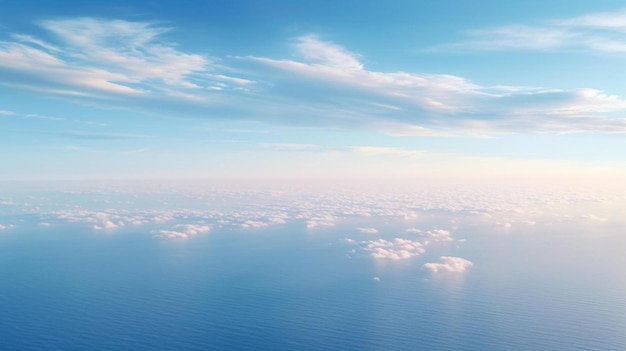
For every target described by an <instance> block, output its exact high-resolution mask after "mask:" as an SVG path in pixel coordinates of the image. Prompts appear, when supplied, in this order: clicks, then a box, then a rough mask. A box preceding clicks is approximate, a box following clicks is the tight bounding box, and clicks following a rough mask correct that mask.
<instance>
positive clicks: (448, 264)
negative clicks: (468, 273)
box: [424, 256, 474, 273]
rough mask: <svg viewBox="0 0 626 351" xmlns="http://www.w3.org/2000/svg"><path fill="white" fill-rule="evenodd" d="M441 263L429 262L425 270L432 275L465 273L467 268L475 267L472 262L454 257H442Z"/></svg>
mask: <svg viewBox="0 0 626 351" xmlns="http://www.w3.org/2000/svg"><path fill="white" fill-rule="evenodd" d="M439 260H440V262H439V263H433V262H429V263H426V264H424V268H426V269H428V270H429V271H431V272H432V273H438V272H457V273H460V272H465V270H467V268H469V267H471V266H473V265H474V264H473V263H472V261H469V260H466V259H464V258H461V257H453V256H441V257H439Z"/></svg>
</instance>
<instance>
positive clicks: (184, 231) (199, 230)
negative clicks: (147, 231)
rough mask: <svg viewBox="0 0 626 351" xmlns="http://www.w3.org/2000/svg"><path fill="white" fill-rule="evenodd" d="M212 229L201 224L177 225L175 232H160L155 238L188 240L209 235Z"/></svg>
mask: <svg viewBox="0 0 626 351" xmlns="http://www.w3.org/2000/svg"><path fill="white" fill-rule="evenodd" d="M209 230H211V228H210V227H209V226H207V225H199V224H177V225H175V226H174V229H173V230H159V231H158V234H156V235H154V236H153V238H169V239H173V238H188V237H190V236H193V235H198V234H205V233H208V232H209Z"/></svg>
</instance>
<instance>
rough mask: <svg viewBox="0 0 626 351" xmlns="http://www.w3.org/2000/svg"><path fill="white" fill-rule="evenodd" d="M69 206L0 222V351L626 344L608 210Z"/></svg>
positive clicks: (618, 241)
mask: <svg viewBox="0 0 626 351" xmlns="http://www.w3.org/2000/svg"><path fill="white" fill-rule="evenodd" d="M305 207H306V208H308V210H307V211H310V213H313V214H315V213H316V211H321V210H320V209H319V208H311V207H310V206H308V205H307V206H305ZM81 211H82V210H81ZM299 211H300V212H299V213H302V211H301V210H299ZM179 212H180V211H179ZM179 212H177V213H179ZM7 213H8V212H7ZM68 213H69V212H63V213H53V214H50V213H48V214H40V213H38V214H33V213H30V214H16V213H10V214H5V215H4V217H0V218H1V219H2V221H3V223H5V229H3V230H2V231H0V349H1V350H476V351H489V350H533V351H536V350H564V351H565V350H567V351H571V350H599V351H600V350H601V351H611V350H615V351H617V350H620V351H623V350H625V349H626V269H625V267H626V257H625V255H624V248H626V235H625V233H624V228H625V226H624V222H623V221H621V220H620V219H617V220H610V219H609V220H604V218H600V220H595V219H597V218H593V217H589V218H580V219H576V218H574V219H572V218H569V217H568V218H569V219H570V220H563V218H561V217H559V218H561V219H559V220H555V218H556V217H551V218H552V219H551V220H548V219H547V218H544V219H543V220H542V218H543V217H537V216H536V217H535V218H536V219H537V218H539V219H538V220H537V221H536V222H534V223H533V222H521V221H518V222H510V223H499V224H497V225H496V224H494V223H495V222H498V221H499V220H500V219H498V220H496V221H495V222H494V221H493V220H490V221H485V220H484V218H486V216H484V215H482V214H476V213H469V212H462V213H458V212H446V211H440V210H430V211H422V212H420V213H418V215H417V216H414V217H411V216H409V217H402V218H401V217H398V216H397V215H394V214H392V215H375V216H373V215H368V216H363V215H362V214H354V213H352V214H351V215H350V216H344V217H342V218H335V219H334V221H333V223H332V225H331V224H329V223H327V225H321V224H320V223H322V221H321V219H320V218H318V219H317V222H315V225H313V224H312V223H314V222H312V221H311V220H310V219H307V218H299V219H294V220H284V221H280V220H277V219H276V218H274V217H272V216H274V214H271V213H265V214H264V216H265V218H269V221H270V222H272V224H267V223H266V224H267V225H265V224H264V225H261V224H258V223H257V225H253V222H249V221H248V220H247V219H245V218H244V219H245V220H244V219H242V221H241V223H244V225H238V226H234V225H229V224H228V223H226V222H224V221H223V222H222V224H221V225H218V224H217V223H218V222H219V221H217V222H216V221H213V222H210V221H208V220H207V221H204V220H199V219H198V218H199V217H194V215H195V216H198V215H199V212H194V213H195V214H190V213H189V212H184V214H182V215H179V216H173V215H172V218H169V220H168V221H167V222H161V221H152V222H150V223H144V224H136V225H130V224H126V225H124V226H122V225H121V224H120V221H122V220H124V221H126V222H127V223H129V222H131V221H132V219H131V218H135V219H137V218H138V215H137V214H134V213H130V212H124V213H127V217H124V218H125V219H120V218H122V217H119V216H118V217H115V216H116V215H113V214H111V213H113V212H111V211H109V212H108V213H109V214H108V217H106V218H105V219H103V218H104V216H105V215H103V214H102V213H105V212H94V213H96V215H93V213H88V214H85V213H84V212H80V216H82V217H80V216H79V215H77V214H76V213H75V216H74V217H69V216H68ZM97 213H100V215H98V214H97ZM115 213H118V214H119V212H115ZM150 213H152V215H153V216H157V214H156V213H155V212H150ZM170 215H171V213H170ZM158 216H161V217H163V216H165V215H164V214H162V213H161V214H158ZM161 217H159V218H161ZM296 217H297V216H296ZM68 218H69V219H68ZM80 218H83V219H84V218H96V219H98V220H100V221H101V223H104V224H102V225H100V224H93V222H90V221H86V220H78V219H80ZM272 218H273V219H272ZM281 218H282V217H281ZM109 219H111V220H112V221H113V223H117V225H116V227H113V226H112V225H109V227H110V228H108V229H106V228H103V226H104V227H106V223H107V221H108V220H109ZM327 220H328V218H327ZM190 222H193V223H201V224H209V225H210V226H211V228H210V230H206V231H204V232H203V231H202V230H200V229H198V230H197V232H194V231H193V230H191V229H193V228H191V227H183V225H184V224H183V223H190ZM205 222H206V223H205ZM7 223H14V225H13V226H10V227H9V226H8V225H7ZM98 223H100V222H98ZM138 223H139V222H138ZM164 223H167V228H169V229H171V230H170V231H163V228H164V226H166V225H165V224H164ZM245 223H248V226H246V225H245ZM506 224H509V225H506ZM416 227H419V228H423V230H415V229H414V228H416ZM444 227H445V228H447V230H448V233H449V234H450V235H449V237H448V234H445V233H444V232H442V231H436V229H437V228H444ZM98 228H100V229H98ZM176 228H178V229H177V230H178V231H177V233H183V232H184V233H187V234H189V235H188V236H186V237H173V236H167V235H166V234H172V233H173V232H174V231H175V230H174V229H176ZM190 228H191V229H190ZM194 228H196V227H194ZM395 238H401V239H403V240H409V241H406V242H405V241H402V242H399V243H400V244H399V245H400V246H401V247H402V249H398V247H396V246H393V245H395V244H390V243H393V242H394V240H395ZM381 240H383V241H381ZM427 240H428V242H427ZM418 241H419V242H420V243H421V244H417V243H416V242H418ZM407 243H409V244H408V245H409V246H407ZM420 245H422V246H420ZM380 248H383V250H386V251H384V252H386V253H394V254H395V253H399V254H400V255H401V256H402V255H403V254H401V252H402V250H404V251H406V252H407V254H406V256H407V257H401V258H396V259H394V258H391V257H392V256H388V257H379V258H375V257H374V255H375V254H376V253H379V254H380V253H381V252H383V251H380V250H378V249H380ZM376 250H378V251H376ZM394 250H396V251H394ZM442 256H443V257H459V258H460V257H462V258H463V259H465V260H467V261H468V262H471V264H467V265H465V266H463V269H460V268H458V267H457V266H454V267H456V268H454V269H453V268H449V267H452V266H445V267H448V268H445V269H444V268H443V267H444V266H443V264H444V263H445V259H442ZM394 257H395V256H394ZM437 262H439V264H441V265H442V266H431V268H432V267H439V268H440V270H438V271H435V270H434V269H429V268H427V267H428V266H426V264H427V263H437ZM442 262H443V263H442ZM463 262H464V261H463ZM457 268H458V269H457Z"/></svg>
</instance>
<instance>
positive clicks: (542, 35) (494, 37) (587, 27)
mask: <svg viewBox="0 0 626 351" xmlns="http://www.w3.org/2000/svg"><path fill="white" fill-rule="evenodd" d="M625 19H626V9H621V10H618V11H611V12H598V13H591V14H587V15H583V16H578V17H571V18H562V19H552V20H547V21H543V22H540V23H538V24H533V25H524V24H515V25H506V26H501V27H495V28H487V29H479V30H469V31H466V32H465V34H466V35H467V37H468V39H467V40H465V41H461V42H457V43H451V44H443V45H438V46H435V47H432V48H430V50H476V51H511V50H532V51H585V52H604V53H615V52H626V39H625V38H624V36H623V33H624V31H626V21H625Z"/></svg>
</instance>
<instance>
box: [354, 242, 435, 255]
mask: <svg viewBox="0 0 626 351" xmlns="http://www.w3.org/2000/svg"><path fill="white" fill-rule="evenodd" d="M363 243H364V245H365V247H364V248H363V249H364V250H365V251H366V252H368V253H369V255H370V256H371V257H373V258H375V259H389V260H402V259H407V258H411V257H413V256H417V255H419V254H422V253H424V252H425V251H426V250H424V247H423V245H422V243H420V242H418V241H413V240H409V239H402V238H395V239H393V240H391V241H388V240H385V239H378V240H371V241H364V242H363Z"/></svg>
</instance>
